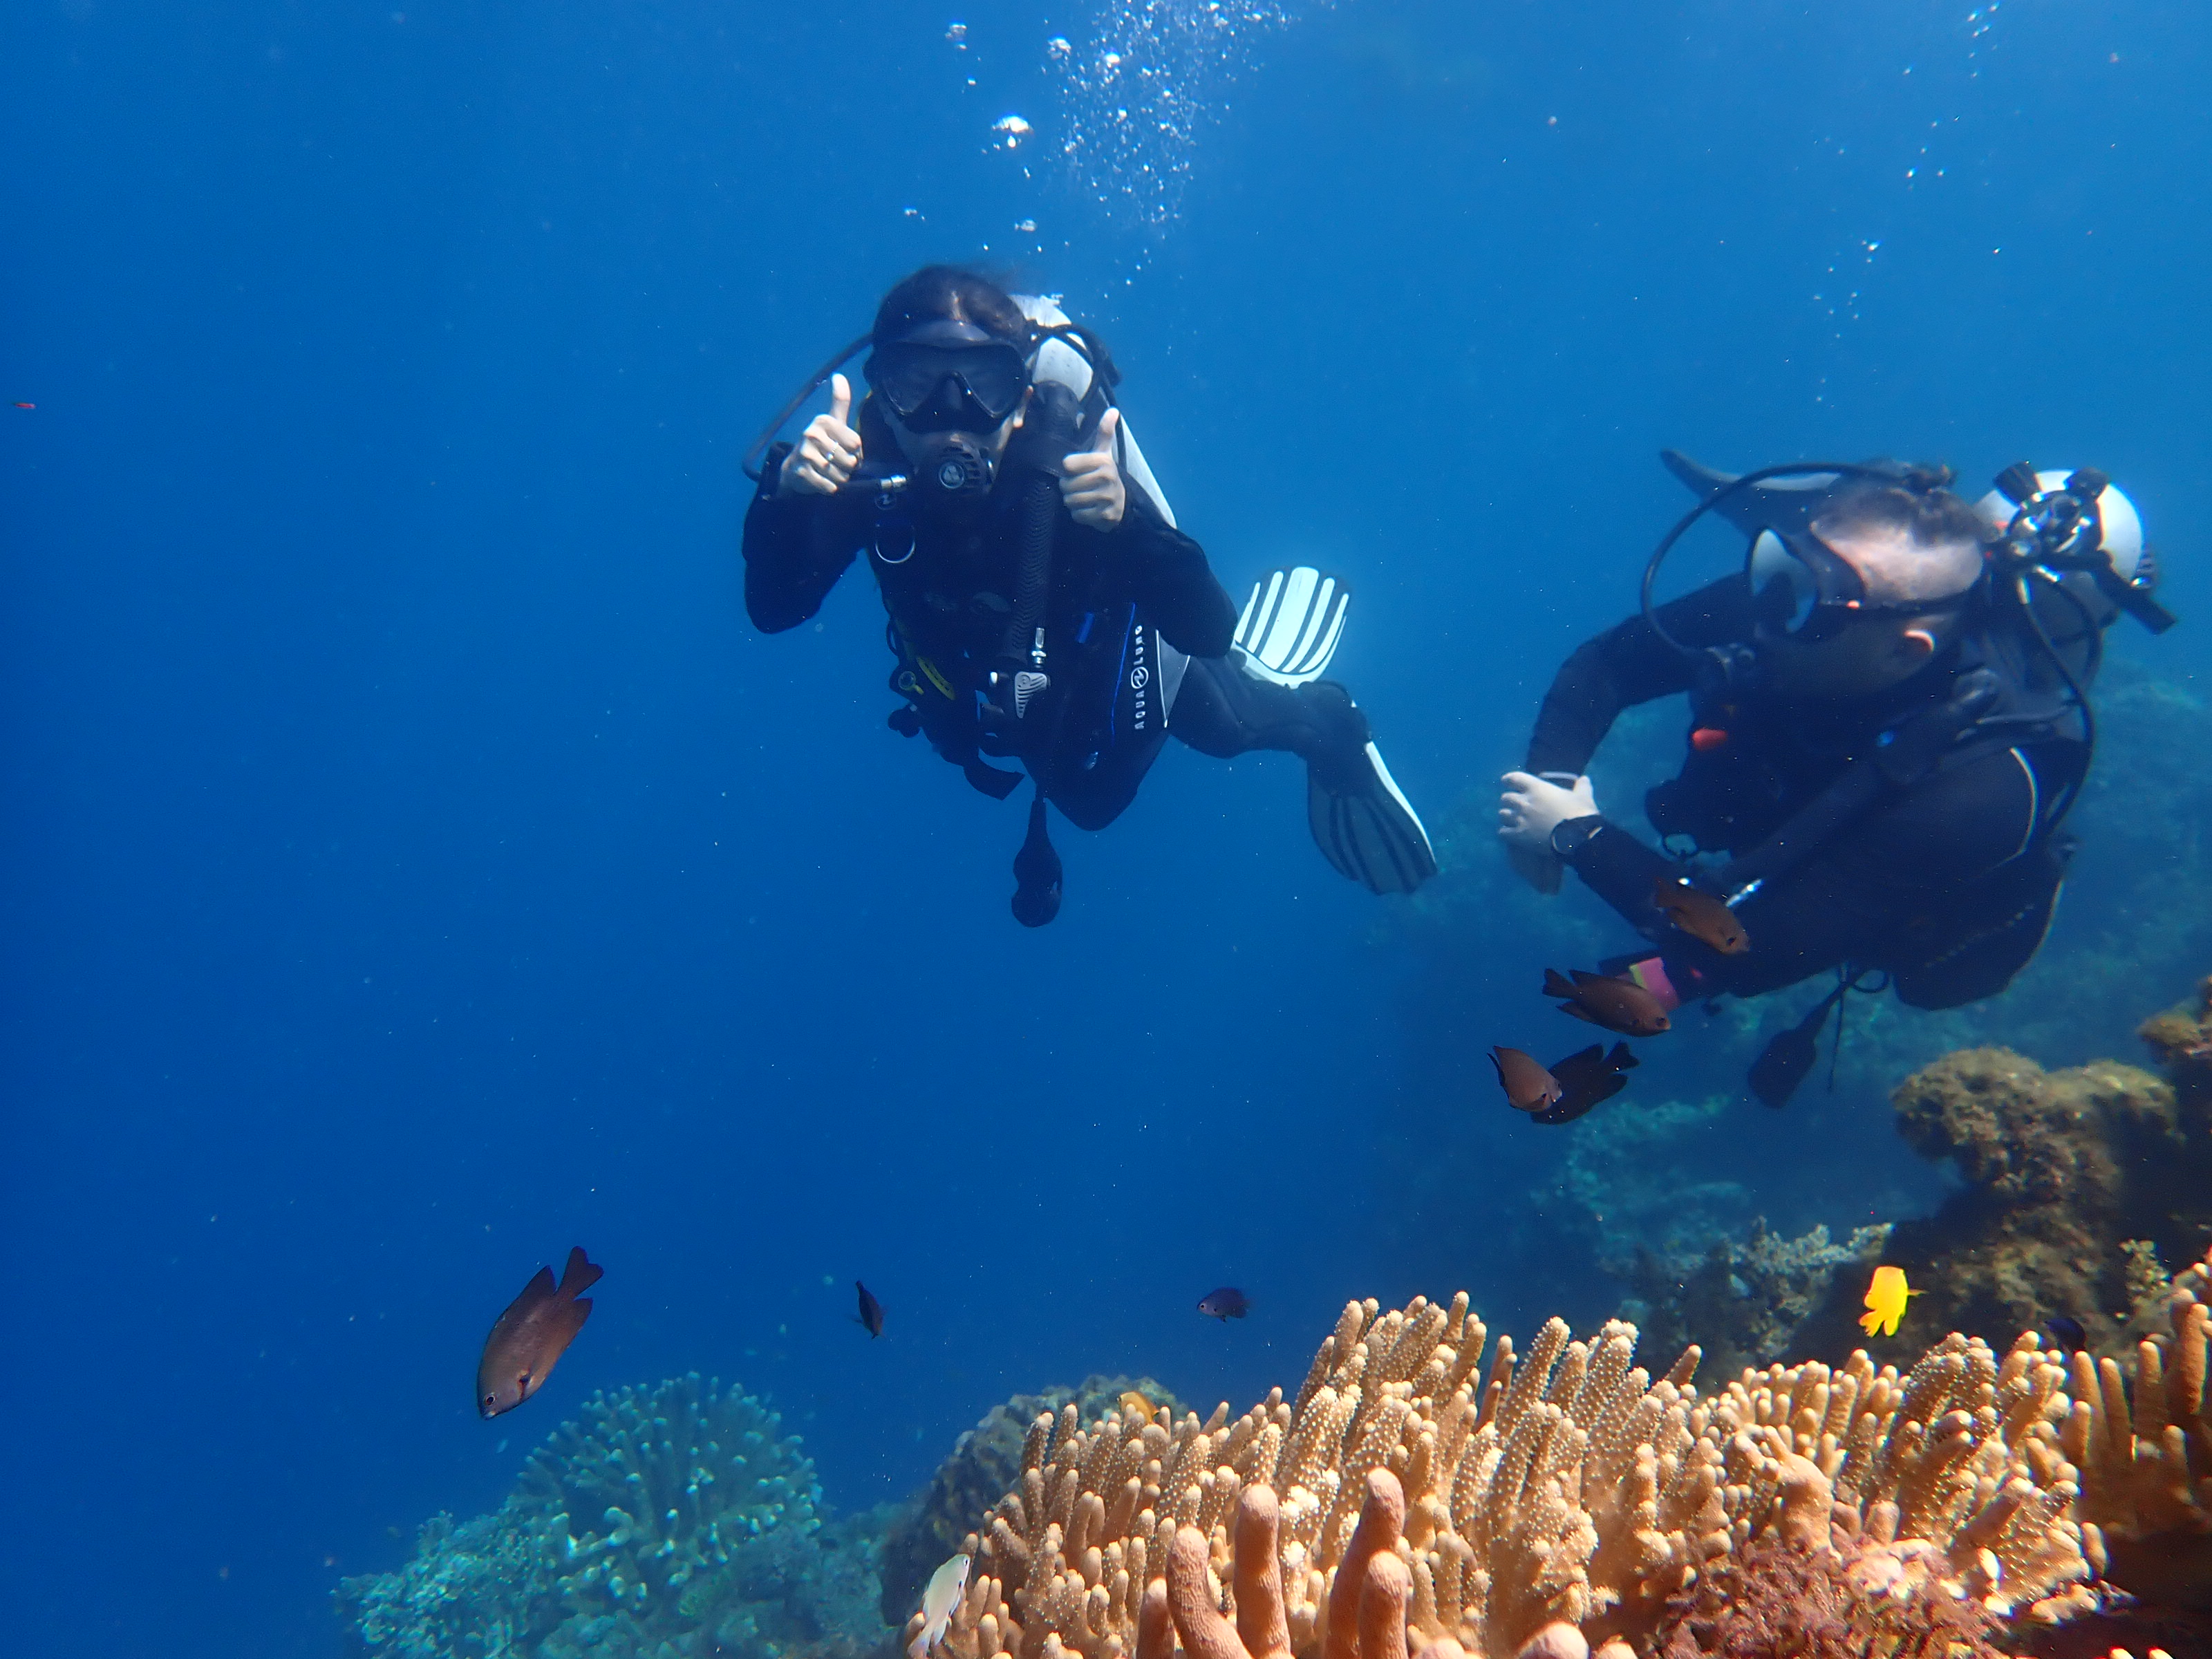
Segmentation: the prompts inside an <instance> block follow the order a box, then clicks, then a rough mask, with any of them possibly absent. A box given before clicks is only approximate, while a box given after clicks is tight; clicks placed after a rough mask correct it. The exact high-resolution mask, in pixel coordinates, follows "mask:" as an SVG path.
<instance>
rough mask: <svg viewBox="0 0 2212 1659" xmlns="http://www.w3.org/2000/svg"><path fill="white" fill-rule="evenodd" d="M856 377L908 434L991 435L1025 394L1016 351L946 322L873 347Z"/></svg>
mask: <svg viewBox="0 0 2212 1659" xmlns="http://www.w3.org/2000/svg"><path fill="white" fill-rule="evenodd" d="M861 372H862V373H863V374H866V376H867V380H868V384H869V385H870V386H872V387H874V388H875V392H876V395H877V396H878V397H879V398H882V399H883V400H884V403H886V404H889V405H890V410H891V412H892V413H893V414H894V415H896V416H898V418H899V422H900V423H901V424H902V425H903V426H904V427H905V428H907V429H908V431H910V432H975V433H984V432H990V431H993V430H994V429H995V428H998V427H1000V425H1002V424H1004V423H1005V422H1006V417H1007V416H1010V415H1012V413H1013V412H1014V411H1015V410H1017V409H1018V408H1020V407H1021V403H1022V397H1023V394H1024V393H1025V392H1028V390H1029V387H1030V367H1029V360H1028V358H1027V357H1026V356H1024V355H1023V353H1022V351H1021V350H1020V349H1019V348H1018V347H1017V346H1014V345H1012V344H1010V343H1008V342H1006V341H1005V340H1000V339H997V338H994V337H992V336H991V335H988V334H986V333H985V332H984V331H982V330H981V329H980V328H977V327H976V326H975V325H974V324H972V323H964V322H960V321H957V320H955V319H951V318H943V319H938V320H936V321H933V322H930V323H927V324H925V325H922V326H921V328H919V329H917V330H915V331H914V332H912V333H911V334H908V336H906V337H904V338H902V339H898V340H890V341H886V342H885V343H883V344H882V345H879V346H878V347H877V348H876V349H875V350H874V351H873V352H872V353H871V354H869V357H868V361H867V362H866V364H865V365H864V366H863V368H862V370H861Z"/></svg>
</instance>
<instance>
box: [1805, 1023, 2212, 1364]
mask: <svg viewBox="0 0 2212 1659" xmlns="http://www.w3.org/2000/svg"><path fill="white" fill-rule="evenodd" d="M2172 1018H2173V1017H2172V1016H2166V1017H2162V1019H2164V1020H2166V1021H2169V1022H2170V1021H2172ZM2168 1029H2170V1028H2169V1026H2168V1025H2166V1024H2161V1022H2160V1021H2154V1022H2152V1024H2151V1026H2149V1027H2147V1028H2146V1033H2147V1034H2150V1033H2152V1032H2153V1031H2159V1032H2164V1031H2166V1030H2168ZM2155 1040H2156V1039H2155V1038H2154V1041H2155ZM2177 1046H2178V1047H2185V1045H2177ZM2194 1063H2195V1062H2194V1061H2192V1060H2180V1061H2179V1066H2190V1065H2193V1064H2194ZM2176 1075H2177V1080H2179V1079H2181V1078H2182V1076H2183V1073H2181V1072H2180V1071H2179V1068H2178V1067H2177V1073H2176ZM1892 1098H1893V1104H1894V1106H1895V1109H1896V1121H1897V1127H1898V1132H1899V1134H1900V1135H1901V1136H1902V1137H1903V1138H1904V1139H1905V1142H1906V1144H1907V1145H1909V1146H1911V1147H1912V1148H1913V1149H1914V1150H1915V1151H1916V1152H1919V1153H1920V1154H1921V1155H1922V1156H1923V1157H1925V1158H1930V1159H1946V1160H1948V1161H1949V1163H1950V1164H1952V1165H1953V1166H1954V1168H1955V1169H1956V1170H1957V1171H1958V1173H1959V1175H1960V1177H1961V1178H1962V1180H1963V1181H1964V1182H1965V1185H1964V1187H1963V1188H1962V1189H1961V1190H1960V1191H1958V1192H1956V1193H1954V1194H1952V1195H1951V1196H1950V1197H1949V1198H1948V1199H1947V1200H1945V1201H1944V1203H1943V1204H1942V1206H1941V1207H1940V1208H1939V1209H1938V1210H1937V1211H1936V1213H1935V1214H1934V1215H1933V1216H1931V1217H1927V1218H1922V1219H1917V1220H1910V1221H1900V1222H1899V1223H1898V1224H1897V1225H1896V1226H1895V1227H1894V1229H1893V1231H1892V1232H1891V1235H1890V1237H1889V1241H1888V1243H1887V1245H1886V1247H1885V1249H1884V1255H1883V1259H1884V1260H1885V1261H1892V1262H1894V1263H1896V1264H1898V1265H1899V1266H1900V1267H1904V1268H1905V1271H1906V1273H1907V1274H1908V1275H1909V1276H1910V1278H1911V1280H1912V1283H1913V1284H1914V1285H1915V1286H1916V1287H1917V1288H1919V1289H1921V1290H1922V1291H1924V1293H1925V1294H1924V1295H1923V1297H1922V1298H1921V1299H1920V1300H1918V1301H1917V1302H1916V1303H1915V1304H1914V1306H1913V1309H1912V1323H1913V1324H1914V1325H1915V1326H1916V1327H1917V1328H1919V1329H1922V1330H1926V1329H1929V1328H1931V1327H1932V1328H1935V1329H1937V1330H1944V1329H1957V1330H1963V1331H1967V1332H1970V1333H1972V1334H1977V1335H1981V1336H1984V1337H1986V1338H1988V1339H1990V1340H2002V1339H2003V1337H2004V1336H2005V1335H2006V1334H2008V1333H2010V1332H2013V1331H2018V1330H2021V1329H2026V1328H2035V1327H2039V1326H2040V1325H2042V1324H2043V1322H2045V1321H2046V1320H2048V1319H2050V1318H2051V1316H2054V1315H2067V1316H2071V1317H2073V1318H2075V1319H2078V1320H2080V1321H2081V1324H2082V1326H2083V1328H2084V1329H2085V1330H2086V1331H2087V1333H2088V1336H2089V1340H2090V1345H2091V1346H2092V1347H2093V1348H2095V1349H2098V1350H2100V1351H2102V1350H2109V1349H2110V1348H2112V1346H2114V1345H2115V1344H2117V1343H2119V1342H2121V1341H2123V1340H2125V1339H2126V1337H2127V1335H2128V1334H2129V1333H2130V1328H2131V1327H2138V1328H2139V1325H2140V1320H2139V1317H2138V1313H2137V1310H2138V1307H2139V1305H2140V1304H2142V1302H2143V1300H2144V1296H2145V1288H2146V1286H2147V1285H2148V1286H2150V1287H2152V1288H2155V1286H2156V1285H2157V1284H2158V1274H2157V1273H2156V1270H2155V1261H2156V1259H2157V1257H2158V1256H2160V1255H2162V1256H2164V1257H2165V1258H2166V1259H2168V1260H2186V1259H2187V1258H2188V1257H2190V1256H2191V1255H2195V1254H2196V1252H2197V1249H2198V1248H2200V1245H2201V1241H2202V1240H2203V1237H2205V1235H2206V1233H2207V1232H2208V1231H2212V1089H2203V1090H2200V1089H2198V1088H2197V1087H2196V1086H2194V1085H2191V1087H2189V1088H2188V1089H2186V1090H2184V1091H2178V1090H2177V1089H2176V1087H2175V1086H2174V1085H2173V1084H2170V1083H2167V1082H2165V1081H2162V1080H2161V1079H2159V1078H2157V1077H2154V1076H2153V1075H2152V1074H2151V1073H2148V1072H2145V1071H2142V1070H2141V1069H2139V1068H2137V1067H2136V1066H2124V1065H2121V1064H2119V1063H2118V1062H2117V1061H2113V1060H2096V1061H2093V1062H2091V1063H2090V1064H2088V1065H2087V1066H2074V1067H2070V1068H2069V1069H2066V1070H2063V1071H2057V1072H2046V1071H2045V1070H2044V1069H2043V1068H2042V1067H2041V1066H2038V1065H2037V1064H2036V1063H2035V1062H2034V1061H2033V1060H2028V1059H2027V1058H2025V1057H2024V1056H2022V1055H2020V1054H2014V1053H2012V1052H2011V1051H2010V1050H2008V1049H2003V1048H1968V1049H1964V1050H1961V1051H1960V1052H1958V1053H1955V1054H1946V1055H1945V1056H1943V1058H1942V1059H1941V1060H1937V1061H1936V1063H1935V1064H1934V1065H1932V1066H1924V1067H1923V1068H1922V1069H1921V1070H1920V1071H1917V1072H1916V1073H1913V1074H1912V1075H1911V1077H1909V1078H1907V1079H1905V1082H1904V1083H1903V1084H1902V1085H1899V1088H1898V1090H1897V1091H1896V1093H1895V1095H1894V1096H1893V1097H1892ZM1862 1289H1863V1286H1862V1285H1860V1284H1859V1283H1858V1282H1857V1281H1856V1280H1855V1279H1853V1278H1852V1277H1850V1275H1845V1274H1838V1276H1837V1277H1836V1278H1835V1279H1834V1280H1833V1282H1832V1284H1831V1285H1830V1287H1829V1291H1828V1293H1827V1295H1826V1297H1825V1298H1824V1299H1823V1300H1822V1302H1821V1304H1820V1307H1819V1308H1818V1309H1816V1310H1814V1312H1813V1313H1812V1314H1811V1315H1810V1316H1808V1319H1807V1320H1806V1322H1805V1323H1804V1324H1802V1326H1801V1327H1800V1328H1798V1330H1797V1332H1796V1337H1795V1341H1796V1344H1797V1345H1798V1346H1801V1347H1802V1348H1808V1349H1810V1350H1812V1351H1813V1352H1822V1351H1826V1352H1842V1351H1843V1350H1844V1349H1845V1348H1846V1347H1848V1346H1850V1345H1851V1343H1853V1342H1854V1341H1856V1340H1858V1339H1857V1336H1856V1335H1855V1334H1854V1328H1855V1325H1856V1322H1857V1313H1858V1307H1857V1299H1858V1295H1859V1292H1860V1291H1861V1290H1862ZM1892 1340H1899V1339H1892ZM1876 1352H1880V1349H1879V1348H1877V1350H1876Z"/></svg>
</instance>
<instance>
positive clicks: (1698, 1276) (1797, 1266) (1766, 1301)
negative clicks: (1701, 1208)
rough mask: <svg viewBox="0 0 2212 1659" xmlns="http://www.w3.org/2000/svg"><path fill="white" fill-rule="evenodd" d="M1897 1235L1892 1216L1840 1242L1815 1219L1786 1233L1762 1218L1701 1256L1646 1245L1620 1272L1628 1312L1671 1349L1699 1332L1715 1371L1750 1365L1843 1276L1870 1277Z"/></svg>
mask: <svg viewBox="0 0 2212 1659" xmlns="http://www.w3.org/2000/svg"><path fill="white" fill-rule="evenodd" d="M1889 1234H1890V1229H1889V1227H1888V1225H1887V1224H1882V1225H1874V1226H1866V1227H1858V1228H1854V1229H1853V1230H1852V1231H1851V1233H1850V1237H1847V1238H1846V1239H1844V1242H1843V1243H1840V1244H1838V1243H1832V1242H1831V1240H1830V1239H1829V1237H1828V1230H1827V1229H1826V1227H1824V1226H1815V1227H1814V1229H1813V1230H1812V1231H1810V1232H1808V1233H1806V1234H1805V1235H1803V1236H1802V1237H1798V1238H1784V1237H1781V1236H1780V1235H1779V1234H1778V1233H1774V1232H1771V1231H1768V1229H1767V1226H1766V1223H1765V1220H1764V1219H1763V1218H1761V1219H1758V1220H1754V1221H1753V1223H1752V1225H1751V1231H1750V1232H1749V1234H1748V1235H1747V1237H1744V1238H1743V1239H1741V1240H1735V1239H1730V1238H1719V1239H1716V1240H1714V1242H1713V1243H1711V1245H1709V1246H1708V1247H1707V1249H1706V1251H1705V1255H1704V1256H1703V1257H1702V1258H1699V1259H1696V1260H1694V1261H1683V1260H1682V1259H1681V1258H1680V1255H1674V1254H1660V1253H1656V1252H1653V1251H1650V1250H1639V1251H1638V1253H1637V1256H1636V1260H1635V1261H1634V1262H1633V1263H1632V1265H1631V1266H1630V1267H1629V1268H1628V1270H1627V1271H1626V1273H1624V1274H1622V1275H1621V1276H1622V1277H1623V1278H1624V1279H1626V1281H1627V1284H1628V1287H1629V1292H1630V1296H1629V1300H1627V1301H1626V1302H1625V1303H1623V1304H1622V1305H1621V1316H1622V1317H1624V1318H1626V1319H1629V1320H1632V1321H1634V1322H1636V1323H1637V1325H1638V1327H1639V1328H1641V1329H1642V1330H1643V1332H1644V1335H1645V1338H1646V1339H1647V1340H1649V1341H1650V1343H1651V1345H1652V1346H1654V1347H1655V1348H1656V1349H1657V1350H1658V1351H1659V1352H1662V1353H1663V1352H1674V1351H1675V1350H1677V1349H1680V1348H1681V1347H1684V1346H1687V1344H1688V1343H1689V1341H1690V1338H1691V1334H1692V1332H1695V1333H1696V1334H1698V1335H1699V1337H1701V1338H1703V1339H1704V1341H1703V1343H1702V1346H1703V1347H1704V1348H1705V1354H1706V1358H1707V1359H1708V1360H1709V1361H1710V1362H1711V1366H1712V1369H1713V1370H1716V1371H1717V1372H1720V1373H1721V1374H1723V1375H1726V1374H1728V1373H1729V1372H1731V1371H1736V1370H1741V1369H1743V1368H1744V1367H1745V1366H1747V1365H1752V1364H1761V1363H1763V1362H1765V1361H1766V1360H1768V1359H1770V1358H1772V1357H1773V1356H1774V1355H1776V1354H1778V1353H1784V1352H1788V1351H1789V1349H1790V1346H1791V1338H1792V1336H1793V1334H1795V1333H1796V1329H1797V1328H1798V1327H1799V1326H1800V1325H1802V1323H1803V1322H1805V1321H1806V1319H1808V1317H1809V1316H1811V1315H1812V1312H1813V1310H1814V1309H1815V1308H1817V1307H1819V1306H1820V1304H1822V1303H1823V1302H1824V1301H1825V1300H1826V1298H1827V1297H1828V1294H1829V1290H1830V1286H1831V1285H1832V1284H1833V1283H1835V1282H1836V1280H1837V1279H1838V1277H1840V1278H1841V1279H1844V1280H1845V1281H1847V1282H1850V1283H1854V1284H1863V1283H1864V1282H1865V1279H1866V1275H1867V1273H1868V1272H1869V1271H1870V1270H1871V1269H1872V1268H1873V1267H1874V1265H1875V1263H1876V1262H1877V1261H1881V1259H1882V1253H1883V1251H1884V1249H1886V1248H1887V1244H1888V1242H1889Z"/></svg>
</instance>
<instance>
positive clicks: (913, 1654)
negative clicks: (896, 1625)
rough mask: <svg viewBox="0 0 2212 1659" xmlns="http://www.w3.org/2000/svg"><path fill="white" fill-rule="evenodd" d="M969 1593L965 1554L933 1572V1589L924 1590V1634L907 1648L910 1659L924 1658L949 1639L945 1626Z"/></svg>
mask: <svg viewBox="0 0 2212 1659" xmlns="http://www.w3.org/2000/svg"><path fill="white" fill-rule="evenodd" d="M967 1593H968V1558H967V1557H966V1556H965V1555H956V1556H954V1557H953V1558H952V1559H951V1560H950V1561H947V1562H946V1563H945V1565H943V1566H941V1567H939V1569H938V1570H937V1571H935V1572H933V1573H932V1574H930V1575H929V1588H928V1589H926V1590H924V1591H922V1593H921V1635H919V1636H917V1637H915V1638H914V1642H913V1644H912V1645H911V1646H909V1647H908V1649H907V1650H906V1659H924V1656H925V1655H927V1653H928V1651H929V1650H931V1649H932V1648H933V1647H935V1646H936V1645H937V1644H939V1642H942V1641H943V1640H944V1639H945V1626H947V1625H949V1624H951V1622H952V1609H953V1608H955V1607H958V1606H959V1605H960V1598H961V1597H962V1596H963V1595H966V1594H967Z"/></svg>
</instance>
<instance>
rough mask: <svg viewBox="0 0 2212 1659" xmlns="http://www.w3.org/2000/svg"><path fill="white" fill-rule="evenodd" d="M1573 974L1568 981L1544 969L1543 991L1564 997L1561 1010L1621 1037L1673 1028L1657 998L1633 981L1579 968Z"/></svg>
mask: <svg viewBox="0 0 2212 1659" xmlns="http://www.w3.org/2000/svg"><path fill="white" fill-rule="evenodd" d="M1574 975H1575V976H1574V980H1573V982H1572V983H1570V982H1569V981H1566V980H1564V979H1562V978H1560V977H1559V974H1558V973H1557V971H1555V970H1554V969H1550V968H1547V969H1544V994H1545V995H1546V996H1547V997H1559V998H1562V999H1564V1000H1562V1001H1561V1002H1560V1004H1559V1012H1561V1013H1563V1014H1572V1015H1573V1016H1574V1017H1575V1018H1577V1019H1586V1020H1588V1021H1589V1023H1590V1024H1593V1025H1602V1026H1603V1027H1605V1029H1606V1030H1608V1031H1618V1032H1620V1034H1621V1036H1658V1035H1659V1033H1660V1032H1662V1031H1665V1030H1672V1029H1673V1026H1674V1022H1673V1021H1672V1020H1670V1019H1668V1018H1667V1011H1666V1009H1665V1008H1663V1007H1662V1006H1660V1003H1659V999H1658V998H1657V997H1655V996H1653V995H1652V994H1651V993H1650V992H1649V991H1647V990H1645V989H1644V987H1642V986H1641V985H1638V984H1637V983H1636V981H1633V980H1626V979H1613V978H1611V977H1609V976H1608V975H1604V974H1586V973H1584V972H1583V970H1582V969H1579V968H1577V969H1575V970H1574Z"/></svg>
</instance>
